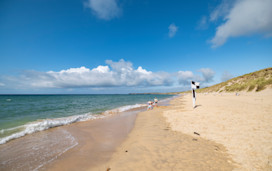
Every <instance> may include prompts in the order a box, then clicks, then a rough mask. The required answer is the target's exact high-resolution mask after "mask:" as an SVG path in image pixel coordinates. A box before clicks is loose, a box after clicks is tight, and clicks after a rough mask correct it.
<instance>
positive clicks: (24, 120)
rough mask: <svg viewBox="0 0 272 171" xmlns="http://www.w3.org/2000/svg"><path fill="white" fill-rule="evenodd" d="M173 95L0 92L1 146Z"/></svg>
mask: <svg viewBox="0 0 272 171" xmlns="http://www.w3.org/2000/svg"><path fill="white" fill-rule="evenodd" d="M155 97H156V98H158V99H159V100H160V101H163V100H166V99H169V98H171V97H173V95H162V94H157V95H154V94H107V95H104V94H103V95H94V94H90V95H0V146H1V144H5V143H8V142H9V141H11V140H13V139H17V138H20V137H23V136H26V135H29V134H33V133H35V132H40V131H44V130H47V129H50V128H53V127H59V126H63V125H67V124H72V123H74V122H81V121H86V120H91V119H99V118H103V117H107V116H108V115H112V114H115V113H118V112H124V111H128V110H131V109H136V108H140V107H146V106H147V102H148V101H153V99H154V98H155Z"/></svg>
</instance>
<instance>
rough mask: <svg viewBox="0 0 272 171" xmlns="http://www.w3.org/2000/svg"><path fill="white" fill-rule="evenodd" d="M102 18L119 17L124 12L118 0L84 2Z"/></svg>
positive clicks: (90, 0)
mask: <svg viewBox="0 0 272 171" xmlns="http://www.w3.org/2000/svg"><path fill="white" fill-rule="evenodd" d="M84 5H85V7H87V8H90V9H91V10H92V11H93V13H94V14H95V15H96V16H97V17H98V18H100V19H103V20H110V19H113V18H116V17H119V16H120V15H121V13H122V10H121V8H120V6H118V4H117V0H88V1H87V2H85V3H84Z"/></svg>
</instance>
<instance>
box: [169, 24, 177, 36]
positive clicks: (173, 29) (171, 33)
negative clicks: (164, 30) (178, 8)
mask: <svg viewBox="0 0 272 171" xmlns="http://www.w3.org/2000/svg"><path fill="white" fill-rule="evenodd" d="M168 30H169V32H168V36H169V37H170V38H172V37H174V36H175V35H176V33H177V31H178V27H177V26H176V25H175V24H174V23H173V24H170V26H169V27H168Z"/></svg>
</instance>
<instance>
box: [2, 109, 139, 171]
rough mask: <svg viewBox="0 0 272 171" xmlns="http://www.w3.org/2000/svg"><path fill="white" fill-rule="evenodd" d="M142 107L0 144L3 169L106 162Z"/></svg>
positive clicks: (77, 167)
mask: <svg viewBox="0 0 272 171" xmlns="http://www.w3.org/2000/svg"><path fill="white" fill-rule="evenodd" d="M142 110H143V109H137V110H130V111H128V112H123V113H119V114H114V115H112V116H107V117H105V118H102V119H96V120H90V121H85V122H77V123H74V124H71V125H66V126H61V127H56V128H51V129H49V130H46V131H42V132H37V133H34V134H31V135H27V136H25V137H21V138H18V139H15V140H13V141H10V142H8V143H6V144H3V145H1V146H0V170H86V169H88V168H92V167H95V166H97V165H99V164H101V163H105V162H107V161H108V160H109V159H110V157H111V156H112V154H113V153H114V152H115V149H116V148H117V147H118V146H119V145H120V144H121V143H122V142H123V141H124V139H125V138H126V137H127V135H128V133H129V132H130V131H131V130H132V128H133V126H134V121H135V118H136V114H137V113H138V112H139V111H142Z"/></svg>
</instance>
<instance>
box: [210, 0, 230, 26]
mask: <svg viewBox="0 0 272 171" xmlns="http://www.w3.org/2000/svg"><path fill="white" fill-rule="evenodd" d="M233 3H234V1H233V0H222V2H221V3H220V4H219V5H218V6H217V7H216V8H215V9H214V10H213V11H212V13H211V14H210V21H217V20H218V19H219V18H221V17H224V16H226V15H227V14H228V13H229V11H230V9H231V8H232V7H233Z"/></svg>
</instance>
